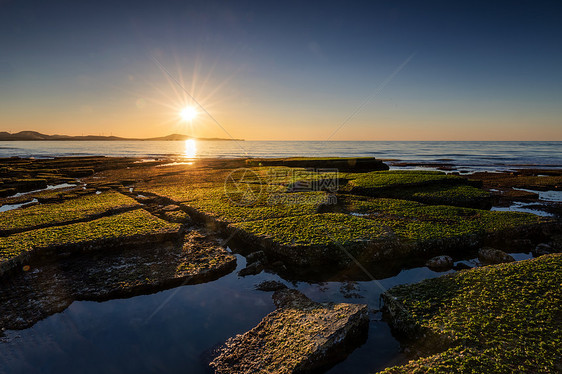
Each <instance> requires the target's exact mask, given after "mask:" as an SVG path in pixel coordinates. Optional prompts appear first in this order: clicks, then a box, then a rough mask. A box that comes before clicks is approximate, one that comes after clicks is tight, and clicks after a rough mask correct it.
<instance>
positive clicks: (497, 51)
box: [0, 0, 562, 140]
mask: <svg viewBox="0 0 562 374" xmlns="http://www.w3.org/2000/svg"><path fill="white" fill-rule="evenodd" d="M561 19H562V3H561V2H560V1H508V2H502V1H466V2H461V1H365V2H362V1H282V2H281V1H263V0H262V1H255V2H253V1H235V2H234V1H213V0H205V1H169V0H162V1H143V0H137V1H127V0H124V1H112V2H105V1H102V0H99V1H92V2H90V1H75V0H74V1H56V0H53V1H42V0H17V1H16V0H0V131H10V132H18V131H22V130H35V131H39V132H43V133H47V134H67V135H82V134H84V135H87V134H95V135H99V134H102V135H116V136H124V137H153V136H163V135H167V134H171V133H181V134H187V135H192V136H198V137H222V138H229V137H231V136H232V137H235V138H243V139H246V140H562V22H561V21H560V20H561ZM186 106H193V107H195V108H196V109H197V111H198V114H197V116H196V117H195V118H193V119H192V120H186V119H183V118H182V117H181V116H180V112H181V110H182V108H184V107H186Z"/></svg>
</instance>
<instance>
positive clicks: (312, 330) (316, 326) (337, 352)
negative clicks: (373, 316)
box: [210, 290, 369, 373]
mask: <svg viewBox="0 0 562 374" xmlns="http://www.w3.org/2000/svg"><path fill="white" fill-rule="evenodd" d="M273 298H274V300H275V303H276V305H277V307H278V309H276V310H275V311H273V312H272V313H270V314H268V315H267V316H266V317H265V318H264V319H263V320H262V321H261V322H260V323H259V324H258V325H257V326H256V327H254V328H253V329H252V330H250V331H248V332H246V333H245V334H242V335H238V336H236V337H234V338H231V339H229V340H228V341H227V342H226V343H225V344H224V346H223V347H221V348H220V349H219V351H218V355H217V356H216V358H215V359H214V360H213V361H212V362H211V363H210V365H211V367H213V368H214V369H215V371H216V373H302V372H312V371H315V370H319V369H322V368H327V367H329V366H330V365H333V364H334V363H336V362H338V361H340V360H342V359H343V358H345V357H346V356H347V355H348V354H349V353H350V352H351V350H352V349H354V348H355V347H356V346H357V345H358V344H359V343H360V342H361V339H364V338H365V336H366V333H367V328H368V323H369V313H368V308H367V306H366V305H358V304H333V303H316V302H314V301H311V300H310V299H308V298H307V297H306V296H305V295H303V294H302V293H300V292H298V291H296V290H281V291H277V292H276V293H275V294H274V296H273Z"/></svg>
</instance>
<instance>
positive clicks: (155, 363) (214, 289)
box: [0, 253, 531, 374]
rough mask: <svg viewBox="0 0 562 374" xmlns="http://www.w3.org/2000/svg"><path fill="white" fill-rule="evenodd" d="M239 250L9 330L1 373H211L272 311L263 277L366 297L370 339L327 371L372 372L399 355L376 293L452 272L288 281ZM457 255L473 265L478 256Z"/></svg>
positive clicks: (317, 295)
mask: <svg viewBox="0 0 562 374" xmlns="http://www.w3.org/2000/svg"><path fill="white" fill-rule="evenodd" d="M512 255H513V256H514V257H515V258H516V260H523V259H527V258H531V255H530V254H525V253H517V254H512ZM236 257H237V261H238V267H237V269H236V271H235V272H232V273H230V274H229V275H227V276H225V277H223V278H220V279H218V280H216V281H213V282H209V283H205V284H199V285H188V286H183V287H177V288H174V289H170V290H166V291H161V292H158V293H155V294H152V295H143V296H136V297H132V298H129V299H117V300H110V301H104V302H93V301H75V302H74V303H72V304H71V305H70V307H68V308H67V309H66V310H65V311H63V312H62V313H58V314H55V315H52V316H50V317H48V318H46V319H44V320H42V321H40V322H38V323H37V324H35V325H34V326H33V327H31V328H29V329H26V330H22V331H6V332H5V336H4V337H3V338H0V363H1V365H0V373H19V372H26V373H57V374H62V373H77V372H80V373H100V372H104V373H139V372H142V373H160V372H167V373H194V374H197V373H208V372H209V369H208V366H207V362H208V361H207V359H208V357H209V356H208V353H209V352H210V351H211V350H212V349H213V348H216V347H217V346H218V345H220V344H222V343H223V342H224V341H225V340H226V339H228V338H229V337H232V336H234V335H236V334H241V333H244V332H246V331H248V330H249V329H251V328H253V327H254V326H256V325H257V324H258V323H259V322H260V321H261V319H262V318H263V317H265V316H266V315H267V314H268V313H270V312H271V311H273V310H274V305H273V302H272V299H271V295H272V293H271V292H262V291H257V290H255V289H254V287H255V285H256V284H257V283H259V282H261V281H263V280H278V281H281V282H283V283H285V284H287V285H288V286H290V287H294V288H297V289H298V290H300V291H301V292H303V293H304V294H306V295H307V296H308V297H310V298H311V299H312V300H314V301H318V302H328V301H331V302H344V303H360V304H368V305H369V308H370V309H372V312H371V314H370V316H371V322H370V325H369V334H368V339H367V341H366V342H365V343H364V344H363V345H362V346H361V347H359V348H357V349H356V350H355V351H353V352H352V353H351V355H350V356H349V357H348V358H347V359H346V360H345V361H343V362H341V363H339V364H337V365H336V366H334V367H333V368H332V369H330V370H329V371H328V372H327V373H330V374H338V373H353V372H357V373H362V372H376V371H377V370H381V369H383V368H385V367H387V366H389V365H392V364H394V363H396V360H398V359H400V358H402V354H401V353H400V343H399V342H398V341H397V340H396V339H395V338H394V337H393V336H392V334H391V332H390V327H389V326H388V324H387V323H386V322H384V321H381V314H380V313H377V312H376V310H378V309H379V308H380V306H381V305H380V294H381V293H382V292H384V291H385V290H387V289H389V288H391V287H393V286H395V285H398V284H407V283H415V282H418V281H421V280H423V279H428V278H434V277H437V276H440V275H443V274H446V273H449V272H452V271H448V272H434V271H432V270H430V269H428V268H425V267H419V268H413V269H407V270H402V271H401V272H400V273H399V274H398V275H396V276H394V277H390V278H386V279H382V280H378V281H376V280H372V281H359V282H351V283H349V282H321V283H307V282H295V283H289V282H287V281H284V280H283V279H281V278H280V277H278V276H277V275H274V274H269V273H261V274H258V275H254V276H247V277H239V276H237V272H238V270H240V269H242V268H243V267H244V266H245V263H246V261H245V259H244V258H243V257H242V256H240V255H236ZM458 262H464V263H467V264H469V265H471V266H474V265H475V264H476V263H477V260H476V259H469V260H464V261H458ZM458 262H457V263H458ZM375 276H376V275H375ZM349 286H351V287H349ZM345 287H347V288H345Z"/></svg>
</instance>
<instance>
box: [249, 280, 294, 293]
mask: <svg viewBox="0 0 562 374" xmlns="http://www.w3.org/2000/svg"><path fill="white" fill-rule="evenodd" d="M286 288H287V286H286V285H285V284H284V283H281V282H279V281H263V282H261V283H259V284H257V285H256V290H259V291H265V292H271V291H278V290H283V289H286Z"/></svg>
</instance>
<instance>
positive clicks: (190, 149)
mask: <svg viewBox="0 0 562 374" xmlns="http://www.w3.org/2000/svg"><path fill="white" fill-rule="evenodd" d="M183 155H184V156H185V157H187V158H195V156H197V143H195V139H187V140H186V141H185V149H184V151H183Z"/></svg>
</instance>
